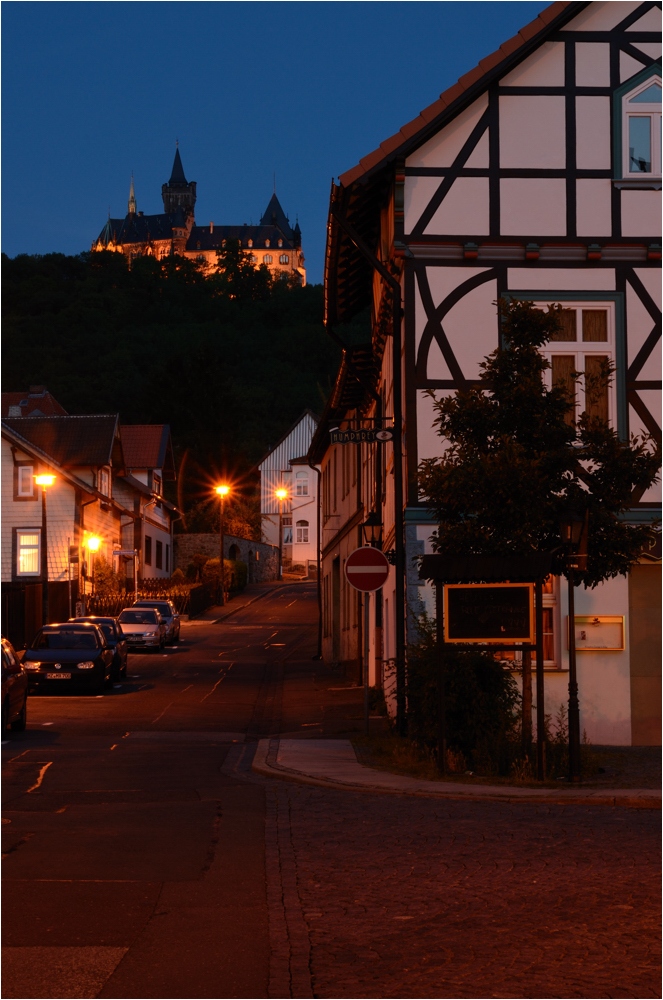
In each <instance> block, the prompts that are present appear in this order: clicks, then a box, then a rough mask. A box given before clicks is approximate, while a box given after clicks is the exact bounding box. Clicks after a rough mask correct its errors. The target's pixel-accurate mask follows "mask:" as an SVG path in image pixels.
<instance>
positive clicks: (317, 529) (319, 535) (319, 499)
mask: <svg viewBox="0 0 663 1000" xmlns="http://www.w3.org/2000/svg"><path fill="white" fill-rule="evenodd" d="M306 461H307V462H308V467H309V469H313V471H314V472H315V473H316V475H317V477H318V485H317V491H318V492H317V507H318V513H317V517H316V522H315V523H316V527H315V534H316V553H315V555H316V560H317V564H318V573H317V576H318V652H317V653H316V655H315V656H314V657H313V659H314V660H321V659H322V553H321V551H320V542H321V538H322V530H321V525H322V491H321V489H320V483H321V481H322V473H321V472H320V469H318V468H316V466H315V465H313V464H312V462H311V460H310V458H309V457H308V455H307V456H306Z"/></svg>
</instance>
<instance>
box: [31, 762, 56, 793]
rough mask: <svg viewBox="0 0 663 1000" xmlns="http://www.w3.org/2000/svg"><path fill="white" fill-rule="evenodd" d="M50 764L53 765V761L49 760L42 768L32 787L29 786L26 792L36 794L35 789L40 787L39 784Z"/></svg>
mask: <svg viewBox="0 0 663 1000" xmlns="http://www.w3.org/2000/svg"><path fill="white" fill-rule="evenodd" d="M52 763H53V761H52V760H49V762H48V763H47V764H44V766H43V767H42V769H41V771H40V772H39V777H38V778H37V780H36V781H35V783H34V785H31V786H30V788H28V789H27V791H28V792H36V791H37V789H38V788H40V787H41V783H42V781H43V780H44V775H45V774H46V772H47V771H48V769H49V767H50V766H51V765H52Z"/></svg>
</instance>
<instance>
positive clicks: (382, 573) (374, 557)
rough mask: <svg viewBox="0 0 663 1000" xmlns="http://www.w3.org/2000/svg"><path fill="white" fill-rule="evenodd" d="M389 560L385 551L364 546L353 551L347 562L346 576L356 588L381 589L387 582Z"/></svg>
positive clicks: (365, 589) (364, 589)
mask: <svg viewBox="0 0 663 1000" xmlns="http://www.w3.org/2000/svg"><path fill="white" fill-rule="evenodd" d="M388 576H389V562H388V561H387V557H386V555H385V554H384V552H380V550H379V549H373V548H370V547H369V546H364V547H363V548H361V549H355V550H354V552H351V553H350V555H349V556H348V558H347V559H346V562H345V577H346V580H347V581H348V583H349V584H350V586H352V587H354V588H355V590H363V591H367V590H379V589H380V587H382V585H383V584H385V583H386V582H387V577H388Z"/></svg>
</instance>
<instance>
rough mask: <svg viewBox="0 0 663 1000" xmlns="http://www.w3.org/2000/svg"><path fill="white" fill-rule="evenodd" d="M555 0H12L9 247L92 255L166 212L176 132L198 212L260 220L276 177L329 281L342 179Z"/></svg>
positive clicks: (313, 263)
mask: <svg viewBox="0 0 663 1000" xmlns="http://www.w3.org/2000/svg"><path fill="white" fill-rule="evenodd" d="M546 6H547V4H544V3H530V2H517V3H507V2H498V0H495V2H490V3H482V2H477V3H474V2H464V3H452V2H434V0H433V2H425V3H420V2H418V0H411V2H387V3H385V2H381V0H376V2H371V3H364V2H342V3H337V2H315V3H309V2H298V3H290V2H271V3H263V2H244V3H235V2H226V3H197V2H189V3H180V2H173V3H162V2H158V0H157V2H152V3H142V2H130V3H115V2H110V3H85V2H82V3H57V2H56V3H22V2H9V3H5V4H3V84H4V88H3V91H4V115H3V125H4V147H3V152H4V158H3V168H4V169H3V194H4V199H3V223H4V226H3V249H4V251H5V253H8V254H9V255H10V256H14V255H15V254H17V253H49V252H52V251H60V252H63V253H71V254H73V253H79V252H80V251H82V250H87V249H89V246H90V243H91V242H92V240H93V239H94V238H95V237H96V236H97V234H98V233H99V232H100V230H101V228H102V226H103V224H104V221H105V219H106V216H107V213H108V209H109V208H110V210H111V213H112V214H113V215H114V216H120V215H121V216H123V215H124V214H125V213H126V205H127V198H128V191H129V180H130V175H131V172H132V170H133V172H134V176H135V184H136V196H137V201H138V208H139V209H140V210H142V211H144V212H145V213H146V214H149V213H153V212H160V211H162V210H163V209H162V203H161V185H162V183H163V182H164V181H166V180H168V177H169V175H170V168H171V165H172V160H173V155H174V149H175V139H176V138H178V139H179V141H180V151H181V154H182V160H183V163H184V169H185V172H186V175H187V179H189V180H195V181H197V182H198V201H197V204H196V220H197V222H198V223H199V224H205V223H207V222H209V221H210V220H213V221H214V222H216V223H218V224H233V223H234V224H238V223H244V222H251V221H253V222H257V221H258V219H259V217H260V215H261V214H262V212H263V211H264V209H265V207H266V205H267V202H268V201H269V198H270V196H271V193H272V177H273V174H274V172H275V173H276V188H277V193H278V195H279V198H280V200H281V203H282V205H283V207H284V209H285V211H286V213H288V214H289V216H290V219H291V221H294V218H295V216H297V215H298V216H299V222H300V225H301V227H302V234H303V246H304V251H305V254H306V258H307V267H308V273H309V280H310V281H314V282H315V281H320V280H321V278H322V263H323V251H324V239H325V221H326V215H327V205H328V198H329V186H330V182H331V178H332V176H334V177H337V176H338V175H339V174H340V173H342V172H343V171H344V170H347V169H348V168H350V167H351V166H353V165H354V164H355V163H356V162H358V160H359V159H360V158H361V157H362V156H364V155H365V154H366V153H368V152H370V151H371V150H372V149H374V148H375V147H376V146H377V145H378V144H379V143H380V142H381V141H382V140H383V139H385V138H386V137H387V136H389V135H391V134H392V133H393V132H395V131H397V130H398V129H399V128H400V126H401V125H403V124H404V123H405V122H407V121H409V120H410V119H411V118H414V117H415V116H416V115H417V114H418V113H419V111H420V110H421V109H422V108H423V107H425V106H426V105H428V104H430V103H431V102H432V101H434V100H435V99H436V98H437V96H438V95H439V94H440V92H441V91H442V90H445V89H446V88H447V87H448V86H450V85H451V84H452V83H454V82H455V80H456V79H457V78H458V77H459V76H461V75H462V74H463V73H465V72H467V70H469V69H471V68H472V67H473V66H474V65H476V63H477V62H478V61H479V59H481V58H483V56H485V55H487V54H488V53H489V52H492V51H493V50H494V49H496V48H497V47H498V46H499V45H500V44H501V43H502V42H503V41H504V40H505V39H507V38H509V37H510V36H511V35H513V34H515V32H516V31H517V30H518V29H519V28H520V27H522V26H523V25H524V24H526V23H527V22H528V21H530V20H532V19H533V18H534V17H536V15H537V14H538V13H539V11H541V10H543V8H544V7H546Z"/></svg>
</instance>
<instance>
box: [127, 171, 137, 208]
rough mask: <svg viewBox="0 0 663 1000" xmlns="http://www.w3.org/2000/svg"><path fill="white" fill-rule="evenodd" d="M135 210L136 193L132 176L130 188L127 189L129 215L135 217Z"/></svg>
mask: <svg viewBox="0 0 663 1000" xmlns="http://www.w3.org/2000/svg"><path fill="white" fill-rule="evenodd" d="M136 210H137V206H136V192H135V191H134V175H133V174H132V175H131V186H130V188H129V215H135V214H136Z"/></svg>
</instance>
